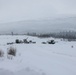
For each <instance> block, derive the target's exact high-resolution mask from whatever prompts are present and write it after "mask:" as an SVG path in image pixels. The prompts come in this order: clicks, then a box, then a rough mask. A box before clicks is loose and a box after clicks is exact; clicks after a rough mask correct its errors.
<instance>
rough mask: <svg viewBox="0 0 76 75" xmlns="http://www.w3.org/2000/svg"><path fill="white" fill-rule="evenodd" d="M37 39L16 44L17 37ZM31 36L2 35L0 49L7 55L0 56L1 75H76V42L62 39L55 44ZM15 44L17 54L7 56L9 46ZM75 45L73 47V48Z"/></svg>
mask: <svg viewBox="0 0 76 75" xmlns="http://www.w3.org/2000/svg"><path fill="white" fill-rule="evenodd" d="M27 37H28V40H33V41H36V44H14V45H6V43H7V42H14V41H15V39H18V38H19V39H21V40H22V39H25V38H27ZM49 39H54V38H46V39H40V38H37V37H31V36H0V49H1V50H3V51H4V53H5V56H4V57H3V58H0V75H76V42H66V41H60V39H54V40H55V41H56V42H57V43H56V44H54V45H50V44H42V43H41V42H43V41H48V40H49ZM10 46H13V47H15V48H16V49H17V55H16V56H15V57H13V59H12V60H11V59H8V58H7V48H9V47H10ZM72 46H73V48H72Z"/></svg>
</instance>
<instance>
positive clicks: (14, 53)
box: [7, 47, 16, 56]
mask: <svg viewBox="0 0 76 75" xmlns="http://www.w3.org/2000/svg"><path fill="white" fill-rule="evenodd" d="M7 54H8V55H12V56H16V48H14V47H10V48H8V52H7Z"/></svg>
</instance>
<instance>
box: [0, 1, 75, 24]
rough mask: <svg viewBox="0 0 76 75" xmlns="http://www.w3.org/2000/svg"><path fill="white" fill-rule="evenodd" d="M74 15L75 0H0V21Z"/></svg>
mask: <svg viewBox="0 0 76 75" xmlns="http://www.w3.org/2000/svg"><path fill="white" fill-rule="evenodd" d="M57 15H76V0H0V23H2V22H11V21H18V20H31V19H40V18H41V19H42V18H46V17H52V16H57Z"/></svg>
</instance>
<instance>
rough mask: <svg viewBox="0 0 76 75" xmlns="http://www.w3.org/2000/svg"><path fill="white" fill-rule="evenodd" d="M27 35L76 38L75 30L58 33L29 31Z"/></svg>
mask: <svg viewBox="0 0 76 75" xmlns="http://www.w3.org/2000/svg"><path fill="white" fill-rule="evenodd" d="M27 35H30V36H36V37H39V38H49V37H53V38H63V39H68V40H76V32H75V31H65V32H57V33H44V34H36V33H29V34H27Z"/></svg>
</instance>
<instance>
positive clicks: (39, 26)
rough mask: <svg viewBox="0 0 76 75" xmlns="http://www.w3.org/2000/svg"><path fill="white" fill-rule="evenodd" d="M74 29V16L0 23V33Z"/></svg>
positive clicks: (75, 21) (75, 20) (75, 19)
mask: <svg viewBox="0 0 76 75" xmlns="http://www.w3.org/2000/svg"><path fill="white" fill-rule="evenodd" d="M75 29H76V17H66V18H65V17H64V18H53V19H45V20H26V21H17V22H11V23H5V24H0V33H2V32H3V33H10V32H12V31H13V32H14V33H27V32H36V33H45V32H46V33H48V32H57V31H64V30H66V31H68V30H75Z"/></svg>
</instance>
